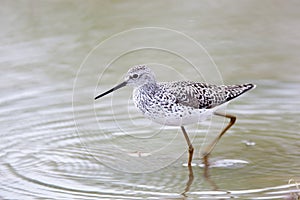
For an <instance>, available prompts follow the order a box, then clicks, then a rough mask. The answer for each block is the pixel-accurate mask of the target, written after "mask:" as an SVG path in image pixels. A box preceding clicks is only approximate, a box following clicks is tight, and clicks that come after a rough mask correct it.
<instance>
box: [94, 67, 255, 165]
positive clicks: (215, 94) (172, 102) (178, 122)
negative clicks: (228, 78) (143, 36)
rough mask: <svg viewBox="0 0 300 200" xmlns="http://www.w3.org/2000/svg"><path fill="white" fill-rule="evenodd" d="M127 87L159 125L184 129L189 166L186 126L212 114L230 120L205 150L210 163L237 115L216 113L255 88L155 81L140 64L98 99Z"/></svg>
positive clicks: (136, 100)
mask: <svg viewBox="0 0 300 200" xmlns="http://www.w3.org/2000/svg"><path fill="white" fill-rule="evenodd" d="M126 85H129V86H133V87H134V91H133V101H134V103H135V105H136V107H137V108H138V109H139V110H140V111H141V112H142V113H143V114H144V116H145V117H147V118H149V119H150V120H153V121H155V122H157V123H160V124H165V125H170V126H180V127H181V129H182V131H183V134H184V136H185V139H186V141H187V143H188V145H189V153H190V155H189V162H188V164H189V165H191V161H192V155H193V150H194V148H193V146H192V144H191V142H190V140H189V138H188V135H187V133H186V131H185V129H184V127H183V125H187V124H193V123H197V122H199V121H203V120H205V119H206V118H207V117H209V116H211V115H212V114H215V115H218V116H222V117H226V118H230V123H229V124H228V125H227V127H225V129H224V130H223V131H222V132H221V133H220V135H219V136H218V137H217V138H216V139H215V140H214V142H213V143H212V144H211V145H209V147H208V148H207V149H206V151H205V153H204V159H205V160H206V162H207V156H208V155H209V153H210V152H211V151H212V149H213V147H214V146H215V144H216V143H217V142H218V140H219V139H220V138H221V136H222V135H223V134H224V133H225V132H226V131H227V130H228V129H229V128H230V127H231V126H232V125H233V124H234V122H235V119H236V117H235V116H232V115H226V114H221V113H218V112H217V110H218V109H219V108H220V107H221V106H222V105H225V104H226V103H228V102H230V101H231V100H233V99H235V98H236V97H238V96H240V95H241V94H243V93H245V92H247V91H248V90H250V89H252V88H254V87H255V85H253V84H250V83H249V84H242V85H219V86H218V85H211V84H207V83H198V82H192V81H175V82H156V79H155V75H154V73H153V72H152V71H151V69H150V68H148V67H147V66H145V65H139V66H135V67H132V68H131V69H129V71H128V72H127V74H126V77H125V81H124V82H123V83H121V84H119V85H117V86H115V87H114V88H112V89H110V90H108V91H107V92H104V93H102V94H100V95H99V96H97V97H96V98H95V99H98V98H100V97H102V96H104V95H106V94H108V93H110V92H113V91H115V90H117V89H119V88H121V87H124V86H126Z"/></svg>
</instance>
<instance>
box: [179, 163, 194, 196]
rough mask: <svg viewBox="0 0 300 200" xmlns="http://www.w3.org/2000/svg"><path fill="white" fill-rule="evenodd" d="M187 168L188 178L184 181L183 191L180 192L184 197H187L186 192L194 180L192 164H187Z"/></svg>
mask: <svg viewBox="0 0 300 200" xmlns="http://www.w3.org/2000/svg"><path fill="white" fill-rule="evenodd" d="M188 170H189V178H188V181H187V182H186V185H185V189H184V191H183V192H182V193H181V194H182V195H183V196H184V197H187V195H186V193H187V192H188V191H189V190H190V187H191V185H192V183H193V181H194V172H193V168H192V166H190V165H188Z"/></svg>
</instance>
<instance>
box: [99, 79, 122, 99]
mask: <svg viewBox="0 0 300 200" xmlns="http://www.w3.org/2000/svg"><path fill="white" fill-rule="evenodd" d="M126 84H127V82H126V81H124V82H123V83H120V84H119V85H117V86H115V87H113V88H111V89H110V90H108V91H106V92H104V93H102V94H100V95H98V96H96V97H95V100H96V99H99V98H101V97H103V96H105V95H107V94H109V93H111V92H113V91H115V90H117V89H120V88H122V87H124V86H126Z"/></svg>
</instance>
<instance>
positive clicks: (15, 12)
mask: <svg viewBox="0 0 300 200" xmlns="http://www.w3.org/2000/svg"><path fill="white" fill-rule="evenodd" d="M299 6H300V5H299V2H298V1H256V0H255V1H221V2H212V1H199V2H198V1H193V2H189V3H183V2H174V1H154V2H153V1H151V2H140V1H85V2H83V1H2V6H1V8H0V9H1V12H0V15H1V18H0V22H1V27H2V28H1V37H0V41H1V46H0V52H1V53H0V67H1V75H0V77H1V79H0V88H1V90H0V93H1V96H0V115H1V118H0V121H1V123H0V127H1V130H2V131H1V133H0V136H1V140H0V175H1V178H0V180H1V184H0V198H1V199H208V198H214V199H220V198H230V197H231V198H241V199H278V198H279V199H280V198H283V197H287V196H293V195H294V197H296V196H297V192H298V193H299V190H298V191H296V189H297V186H298V185H299V183H300V173H299V168H300V161H299V156H300V153H299V149H300V142H299V139H300V135H299V128H300V126H299V121H300V117H299V116H300V110H299V106H300V93H299V88H300V79H299V74H300V68H299V64H300V57H299V50H300V38H299V35H300V29H299V23H300V20H299V19H300V18H299V17H300V14H299V11H298V10H299ZM141 63H147V64H148V65H149V66H150V67H151V68H152V69H153V70H154V71H155V73H156V77H157V79H158V81H172V80H194V81H206V82H209V83H216V84H239V83H246V82H252V83H254V84H256V85H257V88H256V89H255V90H253V91H251V92H249V93H247V94H246V95H245V96H243V97H242V98H239V99H237V100H236V101H234V102H232V103H231V104H229V105H228V107H227V109H226V112H228V113H231V114H234V115H236V116H237V122H236V124H235V125H234V127H232V128H231V129H230V130H229V131H228V133H227V134H226V135H225V136H224V137H223V138H222V140H221V141H220V143H219V144H218V145H217V146H216V148H215V150H214V151H213V153H212V155H211V161H212V162H217V163H218V162H219V163H220V162H221V163H222V162H223V164H224V161H226V160H228V159H231V160H233V161H231V162H233V165H225V166H221V165H219V166H218V167H214V168H211V169H210V170H209V177H206V178H205V177H204V169H203V168H202V167H201V166H199V165H200V164H201V150H203V149H204V148H205V146H206V145H207V144H208V143H209V142H210V141H211V140H213V139H214V137H216V135H217V133H218V132H219V131H220V130H221V129H222V127H223V126H224V125H226V121H224V120H222V119H220V118H218V117H213V118H212V119H210V120H207V121H205V122H203V123H201V124H199V125H191V126H187V127H186V129H187V131H188V133H189V135H190V138H191V139H192V140H193V144H194V147H195V155H194V160H193V163H194V164H195V166H193V167H192V170H189V168H188V167H185V166H184V164H185V163H186V162H187V152H186V149H187V147H186V142H185V140H184V138H183V135H182V133H181V132H180V129H179V128H177V127H164V126H161V125H158V124H155V123H152V122H150V121H149V120H147V119H145V118H143V116H142V115H141V114H140V113H139V112H138V111H137V110H136V109H135V107H134V105H133V102H132V99H131V96H132V95H131V92H132V89H131V88H126V89H125V88H124V89H123V90H120V91H118V92H116V93H114V94H113V95H110V96H107V97H105V98H103V99H101V100H98V101H96V102H95V101H94V100H93V97H95V95H97V94H99V93H101V92H103V91H104V90H106V89H109V88H111V87H112V86H114V85H115V84H117V83H119V82H121V81H122V79H123V75H124V73H126V71H127V70H128V69H129V68H130V67H131V66H133V65H136V64H141ZM249 144H250V145H249ZM238 161H243V162H246V163H247V164H241V163H236V162H238ZM231 164H232V163H231ZM192 175H193V176H192Z"/></svg>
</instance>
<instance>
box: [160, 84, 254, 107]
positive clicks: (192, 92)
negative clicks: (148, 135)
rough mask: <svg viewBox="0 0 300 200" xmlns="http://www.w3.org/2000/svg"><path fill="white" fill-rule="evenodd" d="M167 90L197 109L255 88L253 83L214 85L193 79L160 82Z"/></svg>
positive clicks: (228, 99) (216, 104)
mask: <svg viewBox="0 0 300 200" xmlns="http://www.w3.org/2000/svg"><path fill="white" fill-rule="evenodd" d="M159 87H161V88H162V89H163V90H164V91H165V92H167V93H170V94H172V95H174V96H175V97H176V103H177V104H181V105H184V106H188V107H192V108H195V109H211V108H214V107H216V106H218V105H221V104H224V103H226V102H229V101H230V100H232V99H234V98H236V97H238V96H240V95H241V94H243V93H245V92H247V91H249V90H250V89H252V88H254V87H255V85H253V84H250V83H248V84H241V85H219V86H218V85H212V84H207V83H198V82H191V81H176V82H162V83H159Z"/></svg>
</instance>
